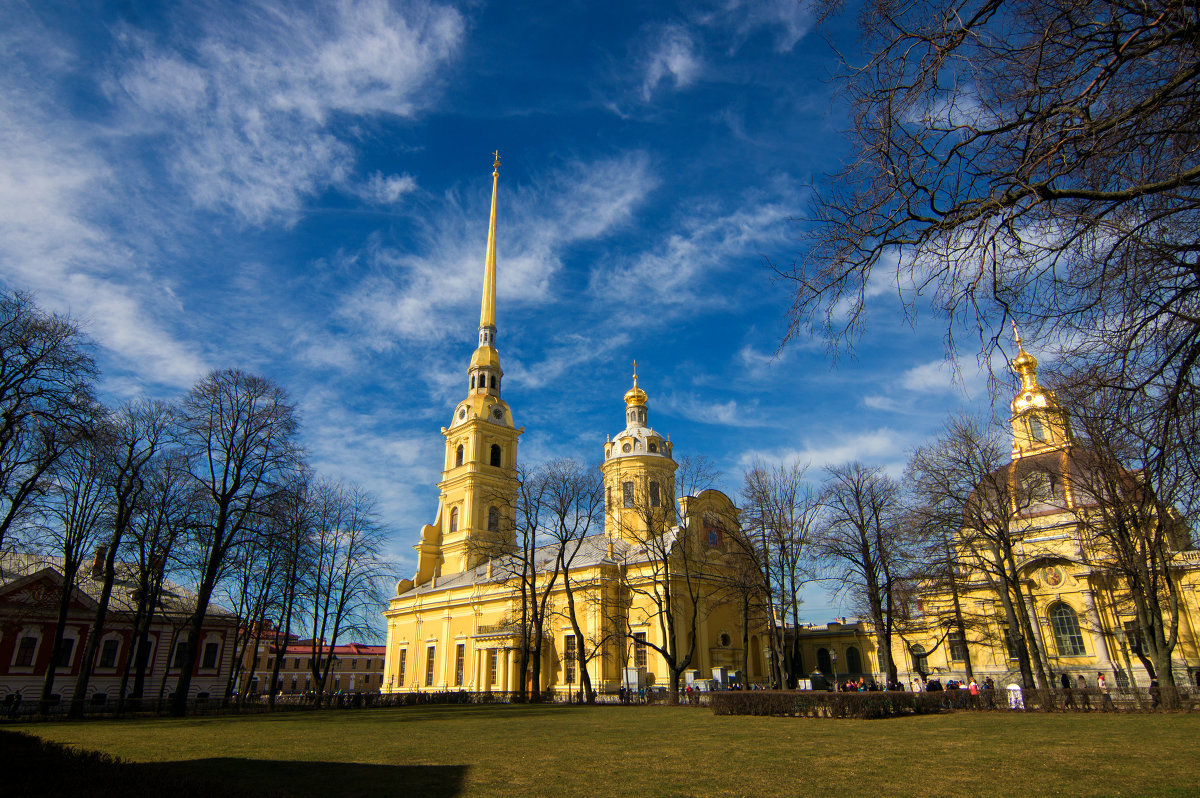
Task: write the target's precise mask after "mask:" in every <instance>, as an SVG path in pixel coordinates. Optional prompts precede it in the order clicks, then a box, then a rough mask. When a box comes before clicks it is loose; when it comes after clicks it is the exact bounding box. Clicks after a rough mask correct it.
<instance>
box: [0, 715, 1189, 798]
mask: <svg viewBox="0 0 1200 798" xmlns="http://www.w3.org/2000/svg"><path fill="white" fill-rule="evenodd" d="M9 728H12V727H9ZM19 728H21V730H23V731H27V732H29V733H32V734H36V735H39V736H41V737H43V738H45V739H47V740H54V741H57V742H60V743H64V744H66V745H70V746H74V747H79V748H85V749H91V750H98V751H102V752H105V753H108V754H113V755H116V756H118V757H120V758H122V759H124V760H127V761H133V762H137V763H145V764H144V765H138V767H139V768H144V769H145V770H146V771H147V772H150V773H152V774H153V776H154V777H155V778H160V777H162V776H163V775H167V776H168V777H172V778H173V777H175V776H178V777H179V778H180V779H181V781H182V783H187V782H188V781H189V780H190V779H193V778H199V779H203V780H205V781H207V782H209V783H212V784H214V785H215V786H216V787H217V788H218V789H219V791H221V792H225V793H227V794H237V793H238V792H239V790H238V789H237V788H240V791H241V793H242V794H262V793H264V792H273V793H275V794H279V795H312V796H321V797H322V798H329V796H333V795H346V794H352V793H355V792H361V793H362V794H364V795H365V794H372V795H379V796H388V797H389V798H391V797H393V796H410V795H426V794H428V795H518V796H525V795H570V796H580V797H581V798H582V797H587V798H591V796H607V795H614V796H615V795H638V796H642V795H649V796H655V795H663V796H668V795H738V796H741V795H751V796H760V795H761V796H774V795H779V796H784V795H787V796H796V795H830V796H837V797H838V798H842V797H843V796H849V795H869V796H884V795H894V794H900V795H936V796H942V795H977V796H992V795H1014V796H1015V795H1020V796H1024V795H1031V794H1046V795H1062V794H1069V795H1196V794H1198V793H1200V746H1197V743H1196V741H1197V738H1198V736H1200V714H1188V715H1116V714H1098V713H1097V714H1062V715H1043V714H1037V713H1030V714H1024V713H1019V714H1018V713H1013V714H1009V713H959V714H954V715H942V716H921V717H912V718H902V719H892V720H871V721H854V720H817V719H797V718H753V717H715V716H713V715H712V714H710V713H709V712H708V711H706V710H696V709H687V708H665V707H565V706H463V707H458V706H423V707H405V708H395V709H377V710H362V711H342V712H336V711H329V712H320V713H287V714H279V715H274V716H248V717H237V716H225V717H214V718H197V719H185V720H171V719H157V720H125V721H90V722H77V723H46V724H37V725H33V726H25V727H19ZM0 783H2V782H0Z"/></svg>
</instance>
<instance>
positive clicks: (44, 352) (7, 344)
mask: <svg viewBox="0 0 1200 798" xmlns="http://www.w3.org/2000/svg"><path fill="white" fill-rule="evenodd" d="M89 348H90V344H89V342H88V340H87V339H86V338H85V337H84V335H83V333H82V332H80V330H79V327H78V325H77V324H76V323H75V322H74V321H72V320H71V319H69V318H66V317H64V316H57V315H52V314H47V313H44V312H42V311H41V310H39V309H38V307H37V306H36V305H35V304H34V302H33V299H32V298H31V297H30V296H29V295H28V294H24V293H21V292H2V293H0V551H3V549H4V544H5V538H6V537H7V535H8V533H9V532H10V530H12V529H13V527H14V526H16V525H19V524H20V522H21V521H22V520H23V519H24V518H25V517H26V515H27V511H28V510H29V509H30V501H31V500H33V499H36V497H37V496H38V494H39V493H40V492H41V490H42V488H43V487H44V485H45V477H46V472H47V471H48V470H49V469H50V468H51V467H53V466H54V463H55V462H56V461H57V460H58V458H59V457H60V456H62V454H63V453H64V452H65V451H67V449H68V448H70V447H71V446H72V445H73V444H74V443H75V442H76V441H78V440H79V439H80V438H82V437H86V436H87V435H88V434H89V433H90V430H91V428H92V426H93V419H94V416H95V415H96V412H97V411H96V405H95V400H94V397H93V383H94V381H95V379H96V374H97V372H96V366H95V363H93V362H92V358H91V355H90V353H89Z"/></svg>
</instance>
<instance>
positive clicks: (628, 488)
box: [621, 482, 633, 507]
mask: <svg viewBox="0 0 1200 798" xmlns="http://www.w3.org/2000/svg"><path fill="white" fill-rule="evenodd" d="M621 491H622V492H623V493H624V494H625V506H626V507H632V506H633V483H632V482H622V483H621Z"/></svg>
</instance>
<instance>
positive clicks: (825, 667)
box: [817, 648, 833, 677]
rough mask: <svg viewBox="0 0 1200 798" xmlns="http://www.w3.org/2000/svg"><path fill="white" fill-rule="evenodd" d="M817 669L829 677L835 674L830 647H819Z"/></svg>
mask: <svg viewBox="0 0 1200 798" xmlns="http://www.w3.org/2000/svg"><path fill="white" fill-rule="evenodd" d="M817 670H819V671H820V672H821V673H823V674H825V675H826V676H828V677H832V676H833V666H832V665H831V664H830V662H829V649H827V648H818V649H817Z"/></svg>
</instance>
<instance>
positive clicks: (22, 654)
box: [13, 635, 38, 668]
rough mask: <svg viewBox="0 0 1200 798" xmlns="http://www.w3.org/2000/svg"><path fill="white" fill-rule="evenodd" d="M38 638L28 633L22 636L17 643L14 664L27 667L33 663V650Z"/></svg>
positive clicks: (35, 648) (35, 647)
mask: <svg viewBox="0 0 1200 798" xmlns="http://www.w3.org/2000/svg"><path fill="white" fill-rule="evenodd" d="M37 642H38V639H37V638H36V637H33V636H32V635H29V636H27V637H22V638H21V642H20V643H18V644H17V661H16V662H15V663H13V664H15V665H16V666H17V667H18V668H28V667H29V666H31V665H33V652H34V651H36V650H37Z"/></svg>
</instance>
